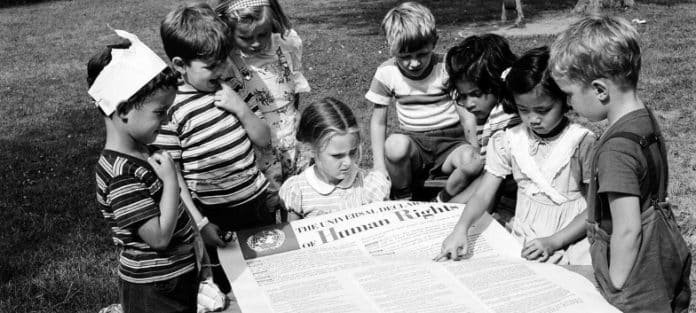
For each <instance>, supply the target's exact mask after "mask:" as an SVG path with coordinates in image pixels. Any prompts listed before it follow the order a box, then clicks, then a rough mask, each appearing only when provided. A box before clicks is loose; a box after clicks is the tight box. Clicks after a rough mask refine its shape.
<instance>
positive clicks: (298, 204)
mask: <svg viewBox="0 0 696 313" xmlns="http://www.w3.org/2000/svg"><path fill="white" fill-rule="evenodd" d="M390 187H391V182H390V181H389V179H388V178H387V176H386V175H385V174H384V173H382V172H379V171H374V170H372V171H367V170H363V169H360V168H358V167H354V168H353V171H352V172H351V173H350V175H348V177H346V178H345V179H344V180H343V181H342V182H341V183H339V184H338V185H331V184H328V183H325V182H324V181H322V180H320V179H319V178H318V177H317V175H316V173H315V166H311V167H308V168H307V169H305V170H304V171H303V172H302V173H300V174H298V175H295V176H292V177H290V178H288V180H286V181H285V183H283V185H282V186H281V187H280V190H279V191H278V193H279V196H280V199H281V200H282V201H283V204H284V206H285V208H286V209H287V210H288V211H289V212H292V213H295V214H297V215H299V216H301V217H303V218H305V217H311V216H317V215H322V214H328V213H333V212H337V211H342V210H346V209H351V208H357V207H359V206H361V205H364V204H368V203H372V202H377V201H383V200H386V199H388V198H389V188H390Z"/></svg>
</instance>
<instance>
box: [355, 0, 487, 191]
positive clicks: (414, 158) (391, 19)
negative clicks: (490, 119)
mask: <svg viewBox="0 0 696 313" xmlns="http://www.w3.org/2000/svg"><path fill="white" fill-rule="evenodd" d="M382 29H383V30H384V32H385V33H386V37H387V43H388V45H389V52H390V54H391V55H392V58H390V59H389V60H387V61H386V62H384V63H382V64H381V65H380V66H379V67H378V68H377V71H376V72H375V75H374V78H373V79H372V84H371V85H370V90H369V91H368V92H367V94H366V95H365V98H366V99H367V100H369V101H370V102H371V103H372V104H373V107H374V109H373V113H372V118H371V120H370V136H371V139H372V152H373V156H374V166H375V168H376V169H377V170H381V171H383V172H385V173H388V174H389V176H390V177H391V181H392V190H391V195H392V198H393V199H410V198H411V197H412V188H413V187H414V186H416V183H422V182H423V181H425V180H426V179H427V178H428V177H429V176H432V175H438V174H440V173H442V174H446V175H449V178H448V180H447V184H446V186H445V189H444V190H443V191H442V192H441V194H446V195H447V197H446V198H451V195H454V194H456V193H458V192H459V191H461V190H462V189H463V188H464V187H465V186H464V182H463V180H462V177H464V176H466V175H471V174H474V173H476V174H477V173H478V172H479V171H480V166H481V164H480V160H478V157H477V155H478V147H477V145H478V143H477V142H478V141H477V140H476V121H475V118H474V116H473V115H472V114H471V113H469V112H468V111H466V110H465V109H463V108H460V107H458V106H456V105H455V104H454V101H453V100H452V97H451V95H450V94H449V93H447V92H446V90H447V88H446V85H447V82H448V79H449V77H448V76H447V72H446V71H445V66H444V62H443V57H442V55H440V54H437V53H434V51H433V50H434V49H435V45H436V44H437V40H438V36H437V30H436V29H435V18H434V17H433V15H432V13H431V12H430V10H429V9H428V8H426V7H425V6H423V5H421V4H418V3H416V2H405V3H402V4H401V5H399V6H397V7H395V8H393V9H391V10H389V12H388V13H387V14H386V16H385V17H384V19H383V20H382ZM391 105H394V106H395V107H396V113H397V117H398V120H399V128H400V132H399V133H394V134H391V135H389V137H386V129H387V109H388V108H389V106H391ZM385 137H386V138H385ZM444 200H445V201H447V199H444Z"/></svg>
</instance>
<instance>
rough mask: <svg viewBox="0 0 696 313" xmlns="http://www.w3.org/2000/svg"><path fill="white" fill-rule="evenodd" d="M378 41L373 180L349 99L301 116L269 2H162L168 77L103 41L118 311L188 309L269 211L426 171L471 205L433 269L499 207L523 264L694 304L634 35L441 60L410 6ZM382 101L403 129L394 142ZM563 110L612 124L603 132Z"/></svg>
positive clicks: (367, 198) (292, 50)
mask: <svg viewBox="0 0 696 313" xmlns="http://www.w3.org/2000/svg"><path fill="white" fill-rule="evenodd" d="M382 29H383V30H384V32H385V34H386V37H387V43H388V45H389V49H390V53H391V55H392V58H390V59H389V60H387V61H385V62H384V63H382V64H381V65H380V66H379V67H378V68H377V70H376V72H375V75H374V78H373V80H372V83H371V85H370V86H369V90H368V91H367V93H366V95H365V98H366V99H367V100H368V101H370V102H371V103H372V104H373V108H374V110H373V114H372V117H371V120H370V138H371V142H372V152H373V158H374V169H372V170H366V169H361V168H360V167H359V163H360V159H361V156H362V151H361V148H360V142H361V138H362V137H361V135H360V131H359V126H358V121H357V120H356V118H355V116H354V114H353V112H352V111H351V109H350V108H349V106H347V105H346V104H345V103H343V102H341V101H339V100H336V99H333V98H325V99H323V100H321V101H318V102H315V103H311V104H308V105H306V106H304V109H303V110H302V111H300V110H299V101H300V94H301V93H306V92H309V91H310V87H309V84H308V82H307V80H306V79H305V77H304V76H303V75H302V72H301V54H302V42H301V39H300V38H299V36H298V35H297V33H296V32H295V31H294V30H293V29H292V27H291V24H290V22H289V20H288V18H287V16H286V15H285V14H284V12H283V10H282V9H281V7H280V5H279V4H278V3H277V1H276V0H223V1H221V2H220V3H219V4H218V5H217V6H216V7H215V8H212V7H210V6H209V5H208V4H204V3H197V4H189V5H183V6H180V7H178V8H176V9H174V10H173V11H171V12H170V13H169V14H167V16H166V17H165V18H164V20H163V21H162V23H161V28H160V33H161V38H162V43H163V46H164V51H165V53H166V54H167V56H168V57H169V59H170V65H167V64H166V63H165V62H164V61H162V60H161V59H160V58H159V57H158V56H157V55H156V54H155V53H153V52H152V51H151V50H150V49H149V48H148V47H147V46H146V45H144V44H143V43H142V42H140V41H139V39H138V38H137V37H136V36H135V35H133V34H129V33H127V32H124V31H116V32H117V34H118V35H119V36H121V37H122V38H124V39H126V40H127V42H126V43H122V44H118V45H113V46H109V47H107V48H106V49H104V50H103V51H100V52H99V53H98V54H96V55H95V56H94V57H93V58H92V59H91V60H90V61H89V64H88V83H89V86H90V89H89V94H90V96H92V97H93V98H94V100H95V103H96V104H97V106H98V108H99V109H100V111H101V113H102V115H103V117H104V121H105V124H106V142H105V146H104V150H103V151H102V153H101V155H100V157H99V160H98V163H97V166H96V174H97V175H96V178H97V203H98V206H99V208H100V210H101V212H102V214H103V216H104V218H105V219H106V220H107V223H108V224H109V227H110V228H111V230H112V233H113V240H114V242H115V243H116V245H118V246H120V247H121V254H120V257H119V269H118V273H119V278H120V279H119V287H120V300H121V303H122V305H123V309H124V311H125V312H193V311H195V310H196V294H197V291H198V281H199V273H201V272H203V271H202V269H207V268H208V267H211V266H212V267H211V268H210V269H211V270H212V276H213V278H214V280H215V282H216V283H217V284H218V285H219V286H220V288H221V290H222V291H223V292H224V293H228V292H229V291H230V286H229V282H228V281H227V279H226V277H225V274H224V272H223V271H222V269H221V267H220V266H219V264H218V263H219V260H218V258H217V247H223V246H225V245H226V240H229V237H228V236H226V234H227V233H228V232H230V231H235V230H240V229H245V228H253V227H258V226H264V225H269V224H273V223H276V222H277V217H276V213H277V212H281V213H282V214H280V215H281V216H284V217H286V219H287V220H294V219H299V218H305V217H311V216H315V215H320V214H326V213H330V212H334V211H338V210H344V209H348V208H353V207H357V206H360V205H363V204H367V203H370V202H374V201H381V200H386V199H390V198H391V199H411V198H412V196H413V191H414V190H415V188H417V186H419V185H420V184H422V182H423V181H424V180H425V179H427V178H428V177H431V176H433V175H446V176H447V182H446V185H445V187H444V188H443V190H442V191H440V193H439V194H438V196H437V200H438V201H445V202H446V201H454V202H460V203H466V204H467V206H466V209H465V210H464V212H463V213H462V216H461V218H460V220H459V222H458V223H457V225H456V226H455V228H454V230H453V231H452V233H451V234H450V235H449V236H448V237H447V238H446V239H445V241H444V242H443V244H442V253H441V254H440V255H438V256H437V257H436V259H437V260H445V259H455V260H458V259H460V258H462V257H463V256H465V255H466V254H467V248H468V246H467V239H466V237H467V236H466V235H467V233H468V230H469V227H470V226H471V225H472V224H473V223H474V222H475V221H476V220H477V219H478V218H479V217H480V216H481V215H482V214H483V213H484V212H486V211H491V210H492V208H495V207H496V205H497V204H499V203H501V202H503V200H502V199H501V198H502V197H505V196H509V197H511V198H512V199H515V201H516V204H515V208H514V213H513V214H514V216H509V219H504V220H505V225H506V227H507V228H508V229H509V230H510V232H511V233H512V234H513V235H514V236H515V237H517V238H518V239H519V240H520V241H521V242H523V243H524V244H523V250H522V251H521V255H522V256H523V257H525V258H527V259H529V260H538V261H542V262H553V263H559V264H592V265H593V266H594V269H595V276H596V278H597V281H598V283H599V286H600V289H601V291H602V293H603V294H604V295H605V297H606V298H607V299H608V300H609V301H610V302H611V303H612V304H614V305H616V306H617V307H618V308H620V309H622V310H628V311H631V312H633V311H646V312H648V311H649V312H671V311H675V312H677V311H683V310H685V309H686V308H688V304H689V300H690V289H689V272H690V265H691V264H690V262H691V259H690V254H689V251H688V249H687V248H686V245H685V243H684V240H683V238H681V236H680V235H679V233H678V230H677V229H676V226H675V224H674V220H673V217H671V211H670V209H669V206H668V205H666V204H665V203H664V201H665V197H666V178H667V175H666V166H667V163H666V157H665V150H664V142H663V139H662V137H661V134H660V131H659V127H658V125H657V123H656V122H655V118H654V117H653V115H652V113H651V112H650V110H649V109H647V108H646V107H645V106H644V105H643V103H642V102H641V101H640V99H639V98H638V96H637V95H636V86H637V82H638V76H639V72H640V62H641V55H640V48H639V45H638V34H637V32H636V30H635V29H634V28H633V27H632V26H631V25H630V24H628V23H627V22H626V21H624V20H622V19H619V18H610V17H586V18H583V19H581V20H580V21H579V22H577V23H575V24H573V25H571V26H570V28H569V29H568V30H567V31H565V32H564V33H562V34H561V35H560V36H559V37H558V38H557V40H556V41H555V43H554V44H553V45H552V47H551V48H550V49H549V48H548V47H539V48H535V49H531V50H529V51H527V52H525V53H524V54H522V55H521V56H520V57H519V58H518V57H517V56H516V55H515V54H514V53H513V52H512V51H511V49H510V47H509V45H508V42H507V41H506V40H505V39H504V38H503V37H500V36H498V35H494V34H485V35H480V36H471V37H468V38H466V39H464V40H463V41H462V42H461V43H459V44H458V45H456V46H455V47H452V48H450V49H449V50H448V52H447V54H446V55H444V56H443V55H440V54H437V53H435V52H434V50H435V47H436V44H437V41H438V35H437V32H436V28H435V19H434V17H433V15H432V14H431V12H430V10H428V9H427V8H426V7H424V6H422V5H420V4H418V3H415V2H405V3H402V4H400V5H399V6H397V7H395V8H393V9H391V10H390V11H389V12H388V13H387V15H386V16H385V18H384V20H383V22H382ZM391 105H394V106H395V108H396V113H397V117H398V121H399V127H398V131H396V132H394V133H391V134H389V136H387V112H388V108H389V107H390V106H391ZM571 108H572V109H573V110H575V111H576V112H578V113H579V114H580V115H583V116H586V117H588V118H589V119H590V120H604V119H607V120H608V121H609V129H608V130H607V131H606V132H605V133H604V135H603V136H602V137H601V138H600V139H599V140H597V138H596V137H595V135H594V134H593V133H592V132H590V131H589V130H587V129H586V128H584V127H583V126H581V125H579V124H576V123H574V122H572V121H570V120H569V119H568V117H566V115H565V113H566V112H567V111H568V110H570V109H571ZM300 112H301V113H300ZM634 137H635V138H634ZM634 139H635V140H636V142H637V143H636V142H634V141H633V140H634ZM596 141H598V142H596ZM652 143H657V144H652ZM593 149H594V150H593ZM515 185H516V187H517V188H516V189H515V188H514V186H515ZM509 186H513V188H508V187H509ZM657 186H659V188H657ZM510 190H513V192H512V194H510V193H511V192H510ZM506 194H507V195H506ZM586 199H587V200H586ZM513 214H511V215H513ZM283 220H285V218H283ZM586 234H587V238H586ZM588 239H589V240H588ZM203 245H205V247H206V249H202V246H203ZM205 250H207V252H206V251H205ZM646 275H649V276H650V277H649V278H647V279H644V277H646ZM648 279H649V281H647V280H648ZM644 280H646V281H644Z"/></svg>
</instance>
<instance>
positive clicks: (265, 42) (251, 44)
mask: <svg viewBox="0 0 696 313" xmlns="http://www.w3.org/2000/svg"><path fill="white" fill-rule="evenodd" d="M271 33H272V27H271V23H270V21H268V22H266V23H263V24H257V25H251V24H239V25H237V27H236V29H235V30H234V42H235V44H236V46H237V48H238V49H239V50H241V51H242V52H243V53H245V54H254V53H258V52H259V51H264V50H266V49H267V48H268V47H270V46H271Z"/></svg>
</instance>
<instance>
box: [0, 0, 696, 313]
mask: <svg viewBox="0 0 696 313" xmlns="http://www.w3.org/2000/svg"><path fill="white" fill-rule="evenodd" d="M181 2H182V1H165V0H142V1H104V0H91V1H87V0H73V1H56V2H47V3H41V4H37V5H28V6H18V7H7V8H3V9H0V56H2V57H0V73H1V74H0V99H2V104H0V147H2V148H0V149H1V150H0V164H1V165H2V166H1V167H0V177H3V179H1V180H0V191H1V193H2V197H0V312H96V311H97V310H99V308H101V307H103V306H105V305H107V304H109V303H113V302H116V301H117V285H116V271H115V268H116V264H117V253H116V249H115V248H114V246H113V245H112V243H111V239H110V236H109V233H108V229H107V228H106V224H105V222H104V221H103V219H102V217H101V214H100V213H99V212H98V211H97V209H96V206H95V199H94V198H95V193H94V190H95V187H94V174H93V165H94V162H95V160H96V157H97V155H98V153H99V151H100V149H101V145H102V143H103V122H102V121H101V119H100V116H99V114H98V112H97V110H96V109H95V108H94V107H93V105H92V104H91V102H90V100H89V97H88V95H87V93H86V83H85V72H86V70H85V64H86V61H87V60H88V58H89V56H90V55H91V54H93V53H94V52H95V51H97V49H98V48H99V47H102V46H104V45H105V44H108V43H112V42H113V41H114V40H116V36H115V35H113V33H112V32H111V31H110V30H109V29H108V27H107V26H106V25H107V24H110V25H111V26H113V27H114V28H123V29H126V30H129V31H131V32H133V33H135V34H138V35H139V36H140V38H141V39H142V40H143V41H144V42H146V43H148V44H149V45H150V46H151V47H153V48H155V49H156V51H158V52H159V53H160V55H164V54H163V53H162V49H161V43H160V39H159V35H158V34H159V32H158V30H159V21H160V20H161V18H162V17H163V16H164V15H165V14H166V12H167V11H169V10H171V9H172V8H173V7H175V6H176V5H177V4H178V3H181ZM574 2H575V1H574V0H558V1H553V2H551V1H548V2H547V1H540V0H525V4H526V5H527V6H526V8H525V14H526V15H527V17H528V18H530V19H532V20H533V19H534V18H535V16H537V15H538V14H540V13H542V11H547V10H564V11H567V10H570V8H572V6H573V4H574ZM281 3H282V4H283V5H284V7H285V9H286V11H287V13H288V15H289V16H290V17H291V19H292V21H293V22H294V23H295V25H296V27H295V28H296V29H297V31H298V33H299V34H300V35H301V36H302V38H303V39H304V66H305V75H306V76H307V78H308V79H309V81H310V84H311V86H312V88H313V90H312V93H311V94H310V95H309V96H308V97H306V100H308V101H311V100H315V99H319V98H321V97H324V96H334V97H337V98H339V99H342V100H344V101H345V102H347V103H349V104H350V105H351V106H352V107H353V108H354V110H355V112H356V115H357V116H358V118H359V120H360V121H361V122H362V127H363V131H364V135H365V136H364V137H365V138H368V136H367V134H368V132H367V124H368V120H369V116H370V112H371V108H370V107H369V106H368V105H366V103H365V101H364V100H363V95H364V93H365V92H366V90H367V88H368V87H369V83H370V80H371V78H372V74H373V73H374V70H375V69H376V67H377V65H379V64H380V63H381V62H383V61H384V60H385V59H386V58H387V57H388V55H387V47H386V43H385V40H384V38H383V36H382V35H380V33H379V22H380V21H381V18H382V16H383V15H384V14H385V13H386V11H387V10H388V9H389V8H390V7H392V6H394V5H395V4H396V3H397V1H391V0H354V1H345V0H301V1H300V0H281ZM423 3H424V4H426V5H428V6H430V7H431V8H432V9H433V12H434V13H435V16H436V17H437V19H438V24H439V25H440V30H441V32H440V37H441V39H440V42H439V44H438V50H439V51H440V52H444V51H445V49H446V47H449V46H452V45H453V44H454V43H455V42H457V41H458V40H461V38H458V37H457V34H458V32H459V31H461V30H462V29H465V28H468V27H472V26H475V25H477V24H480V23H488V22H491V21H494V20H495V19H497V18H498V14H499V11H498V7H499V3H500V2H499V1H497V0H496V1H484V0H468V1H462V0H429V1H423ZM547 3H552V4H547ZM638 3H639V5H638V7H637V8H636V9H634V10H631V11H621V12H616V13H617V14H619V15H623V16H625V17H627V18H628V19H632V18H641V19H645V20H646V21H647V23H646V24H644V25H642V26H640V27H639V29H640V32H641V33H642V36H643V45H642V49H643V52H644V58H643V64H644V65H643V72H642V75H641V83H640V86H639V89H640V94H641V96H642V98H643V100H645V101H646V103H647V104H648V105H650V106H651V107H652V108H654V109H655V110H656V112H657V115H658V117H659V120H660V123H661V125H662V127H663V130H664V133H665V136H666V138H667V141H668V147H669V149H670V150H669V164H670V167H671V171H670V174H671V177H670V182H671V184H670V188H669V190H670V194H671V199H672V201H673V202H674V203H675V204H677V205H678V207H679V208H678V209H677V210H676V214H677V217H678V219H679V223H680V225H681V227H682V228H681V229H682V232H683V234H684V236H685V237H686V238H687V241H688V242H689V245H690V247H691V250H692V251H693V252H696V217H695V216H694V215H693V214H692V213H691V210H690V209H693V208H696V197H695V196H693V194H694V193H695V192H696V175H695V174H696V159H694V158H692V156H693V155H696V144H695V143H696V139H694V138H696V129H695V128H694V127H693V120H694V119H696V111H695V110H694V109H693V107H692V105H693V104H694V103H696V96H695V94H696V93H695V91H696V74H694V73H696V56H695V55H696V23H694V22H693V21H694V20H696V0H669V1H668V0H661V1H643V0H639V1H638ZM552 39H553V38H552V37H549V36H534V37H526V38H514V39H512V40H511V43H512V45H513V50H514V51H515V52H516V53H521V52H523V51H524V50H525V49H528V48H531V47H534V46H538V45H542V44H550V42H551V41H552ZM389 124H390V126H393V125H395V119H394V116H393V112H392V114H391V117H390V121H389ZM591 126H592V127H593V128H594V129H595V130H601V129H602V125H601V124H593V125H591ZM365 140H366V141H365V142H363V144H364V145H365V146H364V148H365V150H364V151H366V152H368V153H366V154H367V155H366V158H365V160H363V162H364V164H365V165H370V164H371V163H372V161H371V154H370V153H369V142H367V140H368V139H365ZM692 285H693V286H696V284H694V282H693V281H692ZM690 312H696V306H694V305H692V309H691V311H690Z"/></svg>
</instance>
